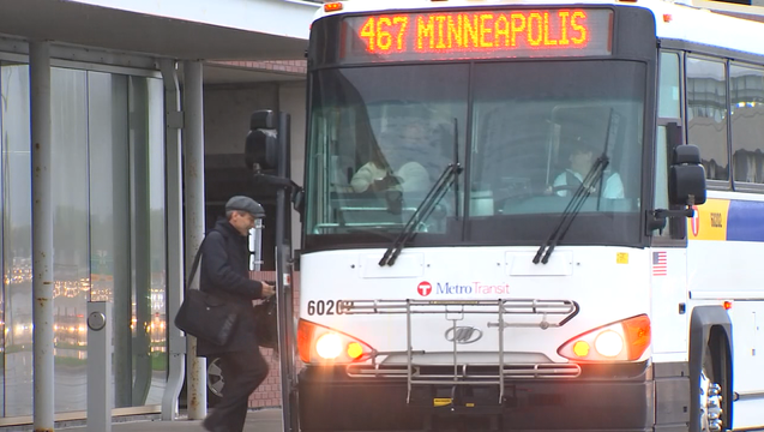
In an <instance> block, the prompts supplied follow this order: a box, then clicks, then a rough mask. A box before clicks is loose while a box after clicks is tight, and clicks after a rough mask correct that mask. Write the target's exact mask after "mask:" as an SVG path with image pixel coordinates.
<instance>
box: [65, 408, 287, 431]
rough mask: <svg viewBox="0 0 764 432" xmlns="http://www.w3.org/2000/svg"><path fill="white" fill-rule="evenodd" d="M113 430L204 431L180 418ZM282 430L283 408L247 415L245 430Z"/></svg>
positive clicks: (115, 426) (197, 422) (118, 425)
mask: <svg viewBox="0 0 764 432" xmlns="http://www.w3.org/2000/svg"><path fill="white" fill-rule="evenodd" d="M56 430H57V431H58V430H60V431H66V432H87V427H86V426H73V427H59V428H56ZM111 430H112V432H164V431H168V432H169V431H189V432H204V428H203V427H202V422H201V420H192V421H189V420H186V419H179V420H176V421H171V422H163V421H159V420H155V421H152V420H143V421H131V422H118V423H114V424H113V425H112V429H111ZM255 431H257V432H281V431H283V429H282V427H281V410H280V409H262V410H257V411H250V412H249V414H248V415H247V423H246V425H245V426H244V432H255Z"/></svg>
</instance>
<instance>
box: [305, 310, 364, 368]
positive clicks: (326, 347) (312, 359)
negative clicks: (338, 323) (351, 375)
mask: <svg viewBox="0 0 764 432" xmlns="http://www.w3.org/2000/svg"><path fill="white" fill-rule="evenodd" d="M297 349H298V351H299V353H300V360H302V361H303V362H304V363H306V364H325V363H332V364H347V363H353V362H358V361H364V360H367V359H368V358H370V357H371V356H372V355H373V354H374V349H373V348H371V347H370V346H369V345H368V344H367V343H365V342H363V341H361V340H360V339H358V338H355V337H353V336H350V335H348V334H345V333H342V332H340V331H337V330H334V329H331V328H329V327H324V326H322V325H319V324H316V323H314V322H310V321H307V320H304V319H301V320H300V322H299V324H298V325H297Z"/></svg>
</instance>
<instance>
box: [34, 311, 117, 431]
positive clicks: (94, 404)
mask: <svg viewBox="0 0 764 432" xmlns="http://www.w3.org/2000/svg"><path fill="white" fill-rule="evenodd" d="M111 310H112V305H111V303H110V302H108V301H89V302H88V317H87V324H88V351H87V352H88V375H87V377H88V382H87V388H88V396H87V401H88V407H87V413H88V420H87V432H111V410H112V408H113V407H114V387H113V386H112V381H111V379H112V374H111V358H112V351H113V350H112V322H113V319H112V316H111ZM35 430H40V429H35ZM51 430H52V429H51Z"/></svg>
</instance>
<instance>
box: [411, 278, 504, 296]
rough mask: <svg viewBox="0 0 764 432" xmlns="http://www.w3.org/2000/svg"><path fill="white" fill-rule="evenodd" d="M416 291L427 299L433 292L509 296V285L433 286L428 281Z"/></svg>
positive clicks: (455, 284) (438, 283)
mask: <svg viewBox="0 0 764 432" xmlns="http://www.w3.org/2000/svg"><path fill="white" fill-rule="evenodd" d="M416 291H417V293H419V295H420V296H421V297H427V296H429V295H430V294H432V293H433V292H434V293H435V294H439V295H474V294H509V284H508V283H506V282H505V283H498V284H491V283H485V282H480V281H476V282H470V283H466V284H465V283H451V282H435V285H434V286H433V284H432V283H430V282H428V281H422V282H419V285H417V287H416Z"/></svg>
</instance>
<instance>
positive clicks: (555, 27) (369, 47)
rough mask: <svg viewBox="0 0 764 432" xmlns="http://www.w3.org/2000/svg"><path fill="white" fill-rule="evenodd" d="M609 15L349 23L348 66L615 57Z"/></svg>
mask: <svg viewBox="0 0 764 432" xmlns="http://www.w3.org/2000/svg"><path fill="white" fill-rule="evenodd" d="M612 15H613V12H612V11H611V10H607V9H545V10H506V11H470V12H443V13H402V14H387V15H373V16H363V17H348V18H346V19H345V20H344V22H343V24H344V26H343V32H344V41H343V42H344V43H343V44H342V46H341V48H340V57H341V58H342V60H343V61H344V62H356V61H371V62H375V61H406V60H446V59H465V58H497V57H510V58H522V57H581V56H598V55H609V54H610V53H611V51H612V44H611V38H612Z"/></svg>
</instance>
